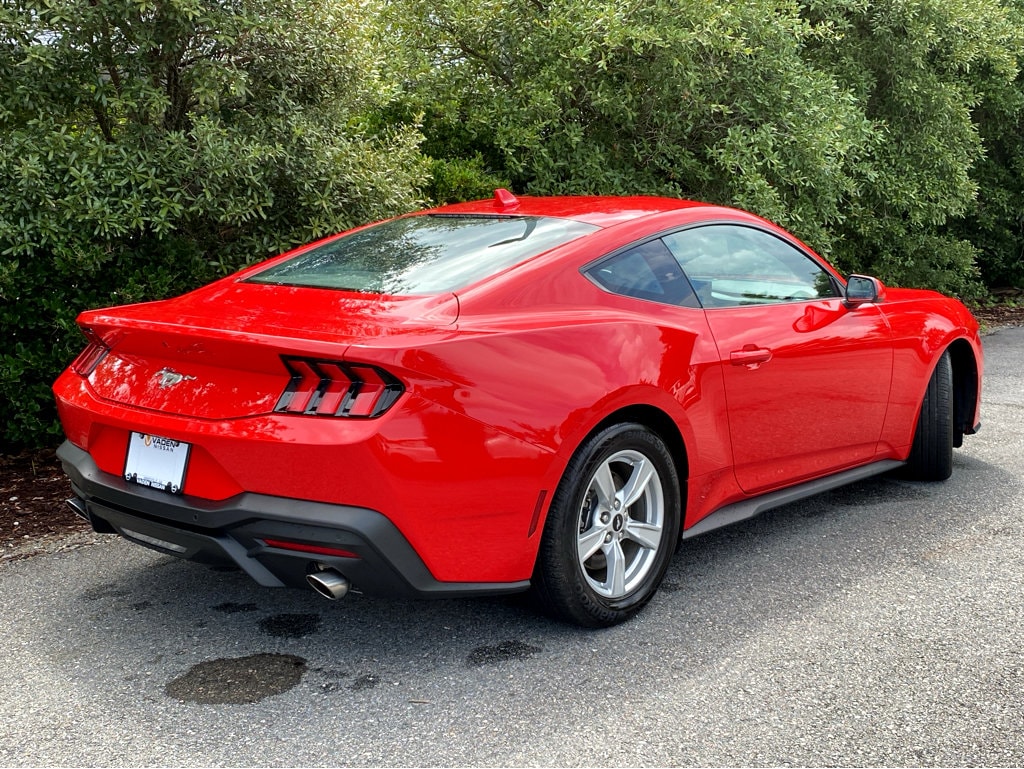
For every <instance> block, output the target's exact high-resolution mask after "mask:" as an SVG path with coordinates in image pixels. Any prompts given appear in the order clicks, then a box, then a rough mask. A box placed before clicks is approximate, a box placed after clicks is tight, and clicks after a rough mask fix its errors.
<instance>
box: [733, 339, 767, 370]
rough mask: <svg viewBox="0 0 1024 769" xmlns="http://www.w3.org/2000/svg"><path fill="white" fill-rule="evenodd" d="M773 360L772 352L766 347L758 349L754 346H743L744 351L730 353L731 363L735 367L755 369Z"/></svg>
mask: <svg viewBox="0 0 1024 769" xmlns="http://www.w3.org/2000/svg"><path fill="white" fill-rule="evenodd" d="M771 359H772V351H771V350H769V349H767V348H766V347H758V346H757V345H753V344H745V345H743V349H742V350H733V351H732V352H731V353H729V362H730V363H732V365H734V366H746V367H747V368H750V369H755V368H757V367H758V366H760V365H761V364H762V363H767V362H768V361H770V360H771Z"/></svg>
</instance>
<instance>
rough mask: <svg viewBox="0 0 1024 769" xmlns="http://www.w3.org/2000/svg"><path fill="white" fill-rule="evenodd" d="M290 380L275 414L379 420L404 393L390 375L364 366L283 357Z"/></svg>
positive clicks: (402, 388)
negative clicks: (277, 412) (278, 412)
mask: <svg viewBox="0 0 1024 769" xmlns="http://www.w3.org/2000/svg"><path fill="white" fill-rule="evenodd" d="M281 360H282V362H283V363H284V365H285V368H287V369H288V373H289V374H291V380H290V381H289V382H288V386H287V387H286V388H285V390H284V392H283V393H281V397H280V398H279V399H278V401H277V406H275V407H274V411H280V412H284V413H287V414H308V415H312V416H321V417H379V416H380V415H381V414H383V413H384V412H385V411H387V410H388V409H389V408H391V407H392V406H393V405H394V403H395V401H397V400H398V398H399V397H400V396H401V395H402V393H403V392H405V388H404V387H403V386H402V383H401V382H400V381H398V380H397V379H396V378H395V377H393V376H391V374H389V373H387V372H386V371H383V370H382V369H379V368H377V367H376V366H368V365H365V364H361V363H342V362H341V361H333V360H317V359H313V358H297V357H292V356H285V355H283V356H281Z"/></svg>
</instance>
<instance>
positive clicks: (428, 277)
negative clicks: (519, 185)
mask: <svg viewBox="0 0 1024 769" xmlns="http://www.w3.org/2000/svg"><path fill="white" fill-rule="evenodd" d="M596 229H598V228H597V227H595V226H593V225H590V224H584V223H583V222H576V221H572V220H570V219H554V218H547V217H525V216H463V215H455V216H452V215H439V214H428V215H426V216H411V217H408V218H405V219H395V220H392V221H390V222H384V223H382V224H378V225H376V226H374V227H369V228H367V229H364V230H360V231H359V232H354V233H352V234H351V235H346V236H345V237H342V238H338V239H337V240H332V241H331V242H330V243H325V244H323V245H322V246H318V247H317V248H314V249H312V250H311V251H307V252H306V253H304V254H301V255H299V256H296V257H294V258H293V259H288V260H287V261H284V262H281V263H280V264H277V265H275V266H273V267H270V268H269V269H266V270H263V271H262V272H259V273H257V274H256V275H253V276H251V277H250V278H248V280H249V281H250V282H253V283H274V284H279V285H285V286H314V287H320V288H338V289H346V290H349V291H364V292H367V293H375V294H390V295H403V294H437V293H442V292H446V291H453V290H455V289H457V288H461V287H462V286H467V285H469V284H471V283H474V282H476V281H478V280H480V279H481V278H485V277H487V276H488V275H493V274H495V273H496V272H500V271H501V270H503V269H505V268H506V267H511V266H512V265H514V264H518V263H519V262H522V261H524V260H526V259H529V258H530V257H531V256H536V255H537V254H540V253H543V252H544V251H547V250H549V249H551V248H554V247H555V246H558V245H561V244H562V243H568V242H569V241H570V240H575V239H576V238H578V237H580V236H582V235H586V234H587V233H589V232H593V231H594V230H596Z"/></svg>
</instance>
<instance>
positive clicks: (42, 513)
mask: <svg viewBox="0 0 1024 769" xmlns="http://www.w3.org/2000/svg"><path fill="white" fill-rule="evenodd" d="M974 315H975V317H976V318H977V319H978V321H979V322H980V323H981V324H982V326H983V327H984V328H985V329H986V330H988V331H993V330H996V329H998V328H1000V327H1004V326H1024V307H1015V306H1007V305H999V306H995V307H986V308H984V309H977V310H975V311H974ZM70 496H71V483H70V482H69V481H68V479H67V476H65V475H64V473H63V471H62V470H61V467H60V462H58V461H57V457H56V455H55V453H54V449H42V450H38V451H23V452H21V453H20V454H14V455H4V454H0V560H6V559H7V557H9V556H10V555H11V554H14V553H17V552H23V551H24V550H25V547H24V546H25V545H29V544H32V543H34V542H36V541H39V540H45V539H48V538H54V537H58V536H62V535H66V534H71V533H75V532H89V531H92V529H91V527H90V526H89V525H88V524H87V523H86V522H85V521H83V520H82V519H81V518H79V517H78V516H77V515H75V514H74V513H73V512H71V510H70V509H69V508H68V506H67V505H65V504H64V500H66V499H68V497H70Z"/></svg>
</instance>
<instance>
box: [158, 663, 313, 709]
mask: <svg viewBox="0 0 1024 769" xmlns="http://www.w3.org/2000/svg"><path fill="white" fill-rule="evenodd" d="M305 672H306V660H304V659H303V658H302V657H296V656H295V655H293V654H252V655H250V656H248V657H233V658H225V659H216V660H209V661H208V662H200V663H199V664H198V665H193V666H192V667H191V668H190V669H189V670H188V672H186V673H185V674H184V675H180V676H178V677H177V678H175V679H174V680H172V681H170V682H169V683H168V684H167V686H165V687H164V692H165V693H166V694H167V696H168V697H173V698H174V699H176V700H179V701H181V702H190V703H196V704H200V705H244V704H248V703H253V702H259V701H260V700H262V699H265V698H267V697H273V696H274V695H275V694H283V693H284V692H286V691H288V690H289V689H291V688H292V687H294V686H295V685H296V684H298V683H299V681H301V680H302V675H303V673H305Z"/></svg>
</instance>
